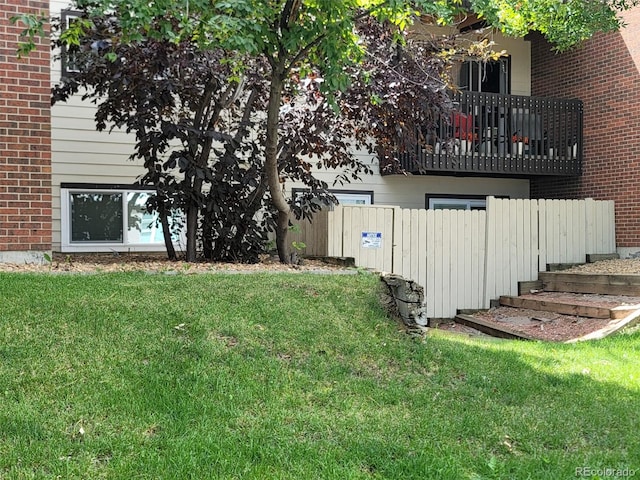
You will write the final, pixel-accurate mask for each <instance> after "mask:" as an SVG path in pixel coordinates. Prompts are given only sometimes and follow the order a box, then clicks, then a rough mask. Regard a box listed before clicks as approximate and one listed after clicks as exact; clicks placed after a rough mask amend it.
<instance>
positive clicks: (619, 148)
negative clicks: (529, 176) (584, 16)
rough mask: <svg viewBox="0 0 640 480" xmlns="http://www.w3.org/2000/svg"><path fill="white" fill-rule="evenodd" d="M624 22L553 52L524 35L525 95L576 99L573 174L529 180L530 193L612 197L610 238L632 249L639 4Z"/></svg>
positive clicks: (638, 226)
mask: <svg viewBox="0 0 640 480" xmlns="http://www.w3.org/2000/svg"><path fill="white" fill-rule="evenodd" d="M625 20H626V22H627V27H626V28H625V30H624V31H623V32H622V33H613V34H598V35H596V36H595V37H594V38H592V39H591V40H589V41H588V42H586V43H585V44H584V45H582V46H581V47H580V48H578V49H576V50H574V51H571V52H569V53H564V54H559V55H556V54H554V53H551V52H550V48H549V45H548V44H546V42H545V41H544V40H543V39H541V38H540V37H537V36H535V37H533V38H532V58H531V63H532V65H531V66H532V85H531V87H532V95H535V96H549V97H569V98H580V99H582V101H583V102H584V164H583V175H582V177H581V178H577V179H545V178H538V179H535V180H532V182H531V196H532V198H587V197H591V198H595V199H597V200H614V201H615V202H616V237H617V239H616V240H617V244H618V246H620V247H632V246H639V245H640V187H639V186H638V183H639V180H640V7H637V8H634V9H632V10H631V11H629V12H626V13H625ZM634 60H635V61H634Z"/></svg>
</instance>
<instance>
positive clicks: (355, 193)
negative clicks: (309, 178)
mask: <svg viewBox="0 0 640 480" xmlns="http://www.w3.org/2000/svg"><path fill="white" fill-rule="evenodd" d="M305 192H309V189H308V188H294V189H293V190H292V192H291V193H292V194H293V196H294V197H297V195H300V194H302V193H305ZM329 192H330V193H331V194H333V196H334V197H336V199H337V200H338V203H339V204H340V205H373V191H371V190H334V189H329Z"/></svg>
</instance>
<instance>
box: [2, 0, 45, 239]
mask: <svg viewBox="0 0 640 480" xmlns="http://www.w3.org/2000/svg"><path fill="white" fill-rule="evenodd" d="M23 12H33V13H43V14H44V15H46V16H48V15H49V3H48V2H46V1H45V2H43V1H35V0H0V251H43V250H50V249H51V109H50V98H51V90H50V75H49V74H50V53H49V52H50V49H49V41H48V39H46V38H42V39H38V47H37V49H36V51H34V52H33V53H32V54H31V55H29V56H28V57H26V58H23V59H18V58H17V57H16V49H17V47H18V42H19V33H20V32H21V31H22V30H23V28H24V27H22V26H20V25H13V24H12V23H11V22H10V20H9V19H10V18H11V17H12V16H14V15H17V14H19V13H23Z"/></svg>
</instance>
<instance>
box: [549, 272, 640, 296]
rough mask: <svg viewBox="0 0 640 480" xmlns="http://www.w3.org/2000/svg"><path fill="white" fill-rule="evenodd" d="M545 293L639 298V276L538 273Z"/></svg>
mask: <svg viewBox="0 0 640 480" xmlns="http://www.w3.org/2000/svg"><path fill="white" fill-rule="evenodd" d="M538 277H539V279H540V280H541V281H542V288H543V290H545V291H553V292H573V293H594V294H603V295H631V296H640V275H636V274H623V275H615V274H591V273H562V272H540V273H539V274H538Z"/></svg>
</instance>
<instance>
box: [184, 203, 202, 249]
mask: <svg viewBox="0 0 640 480" xmlns="http://www.w3.org/2000/svg"><path fill="white" fill-rule="evenodd" d="M198 210H199V209H198V207H197V206H196V205H193V204H191V205H189V207H188V208H187V252H186V258H185V260H186V261H187V262H195V261H196V241H197V239H198V237H197V233H198Z"/></svg>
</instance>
